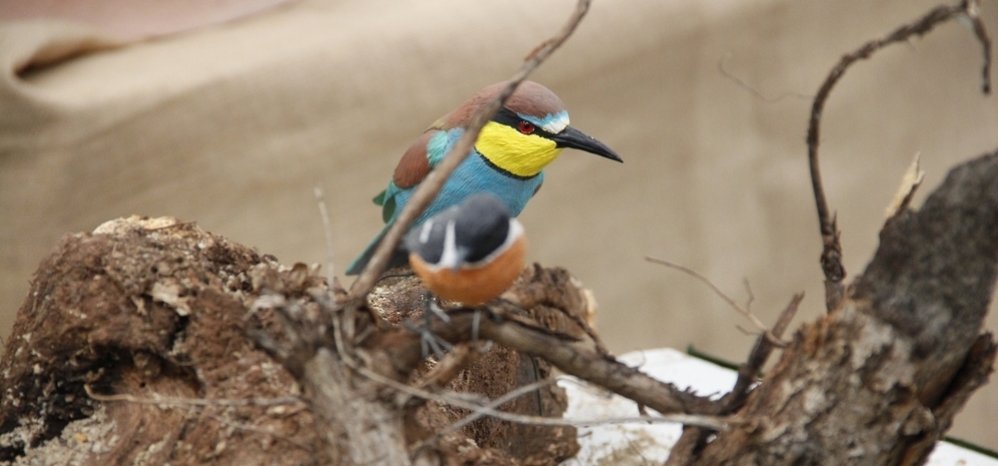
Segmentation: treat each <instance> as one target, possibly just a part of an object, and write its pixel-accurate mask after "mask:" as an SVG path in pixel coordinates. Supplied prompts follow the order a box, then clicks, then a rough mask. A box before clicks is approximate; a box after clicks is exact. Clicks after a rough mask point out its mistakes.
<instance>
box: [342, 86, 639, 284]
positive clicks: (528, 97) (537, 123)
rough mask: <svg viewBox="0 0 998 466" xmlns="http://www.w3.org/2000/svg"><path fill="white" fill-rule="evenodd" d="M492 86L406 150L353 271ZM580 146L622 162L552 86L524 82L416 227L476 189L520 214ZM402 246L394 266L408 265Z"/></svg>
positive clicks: (484, 101) (367, 256)
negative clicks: (572, 122)
mask: <svg viewBox="0 0 998 466" xmlns="http://www.w3.org/2000/svg"><path fill="white" fill-rule="evenodd" d="M505 85H506V83H505V82H500V83H496V84H493V85H491V86H488V87H485V88H484V89H482V90H480V91H478V92H477V93H476V94H475V95H474V96H472V97H471V98H470V99H468V100H467V101H465V102H464V103H463V104H461V105H460V106H459V107H458V108H457V109H455V110H454V111H452V112H450V113H449V114H447V115H446V116H444V117H443V118H441V119H440V120H437V122H436V123H434V124H433V125H432V126H431V127H430V128H429V129H427V130H426V132H424V133H423V134H422V135H421V136H420V137H419V138H418V139H416V142H414V143H413V144H412V145H411V146H410V147H409V149H408V150H406V151H405V153H404V154H403V155H402V159H401V160H400V161H399V163H398V166H396V167H395V173H394V175H393V176H392V179H391V180H390V181H389V182H388V187H387V188H385V190H384V191H382V192H381V193H380V194H378V195H377V196H376V197H375V198H374V202H375V203H376V204H378V205H380V206H382V211H381V214H382V219H383V220H384V221H385V227H384V228H383V229H382V230H381V232H380V233H379V234H378V235H377V236H376V237H375V238H374V240H372V241H371V243H370V244H368V246H367V247H366V248H365V250H364V252H362V253H361V254H360V256H358V257H357V259H355V260H354V261H353V263H352V264H350V267H348V268H347V274H348V275H356V274H358V273H360V272H361V270H363V268H364V266H366V265H367V262H368V261H369V260H370V259H371V255H372V254H373V253H374V249H375V248H376V246H377V244H378V242H380V240H381V238H382V237H383V236H384V235H385V233H386V232H387V230H388V228H389V227H390V226H391V224H392V222H394V221H395V218H396V217H397V216H398V214H399V213H400V212H401V211H402V208H403V207H404V206H405V205H406V203H407V202H408V201H409V198H410V197H411V196H412V193H413V192H414V191H415V188H416V186H418V185H419V183H420V182H421V181H423V179H424V178H425V177H426V175H427V174H428V173H429V172H430V170H433V168H434V167H435V166H436V165H437V164H438V163H440V161H441V160H443V158H444V156H445V155H447V153H448V152H449V151H450V149H451V148H452V147H453V146H454V144H455V143H457V140H458V139H459V138H460V137H461V134H462V133H463V132H464V131H465V127H466V125H467V124H468V123H469V121H470V119H471V118H472V116H473V115H474V114H475V113H476V112H477V111H478V110H479V109H480V108H482V107H483V106H484V105H486V104H487V103H488V102H489V101H491V100H492V99H494V98H495V96H496V95H498V93H499V92H500V91H501V90H502V88H503V86H505ZM566 147H567V148H573V149H580V150H583V151H586V152H589V153H592V154H596V155H599V156H601V157H606V158H608V159H611V160H616V161H618V162H621V161H622V160H621V158H620V157H619V156H618V155H617V154H616V153H614V151H613V150H611V149H610V148H609V147H607V146H606V145H604V144H603V143H601V142H599V141H597V140H596V139H594V138H592V137H590V136H587V135H586V134H585V133H583V132H581V131H579V130H577V129H575V128H573V127H571V126H569V119H568V111H567V110H565V105H564V104H563V103H562V101H561V99H560V98H558V96H557V95H555V94H554V92H551V91H550V90H549V89H548V88H546V87H544V86H542V85H540V84H537V83H535V82H532V81H524V82H522V83H521V84H520V86H519V87H518V88H517V90H516V92H514V93H513V95H512V96H510V98H509V99H508V100H507V101H506V104H505V105H504V106H503V107H502V108H501V109H500V110H499V112H498V113H496V115H495V116H494V117H493V118H492V120H491V121H489V122H488V123H487V124H486V125H485V126H484V127H483V128H482V131H481V133H480V134H479V135H478V139H477V141H476V142H475V145H474V148H473V149H472V153H471V154H469V156H468V158H466V159H465V160H464V161H463V162H462V163H461V165H459V166H458V168H457V169H456V170H455V171H454V173H452V174H451V176H450V178H448V179H447V182H446V183H445V184H444V186H443V188H442V189H441V190H440V192H439V193H438V194H437V197H436V198H435V199H434V200H433V202H431V203H430V205H429V206H427V208H426V210H425V211H423V213H422V214H421V215H420V216H419V218H417V219H416V221H415V222H414V223H413V227H416V226H418V225H420V224H421V223H422V222H424V221H426V219H428V218H430V217H432V216H433V215H435V214H437V213H439V212H440V211H442V210H444V209H446V208H448V207H451V206H453V205H455V204H458V203H460V202H461V201H463V200H465V199H466V198H468V196H471V195H473V194H476V193H481V192H488V193H492V194H493V195H495V196H496V197H497V198H499V200H501V201H502V202H503V203H504V204H505V206H506V208H507V209H508V211H509V213H510V215H512V216H514V217H515V216H518V215H520V212H521V211H523V207H524V206H525V205H526V204H527V201H529V200H530V198H531V197H533V195H534V194H535V193H537V190H538V189H540V187H541V183H542V182H543V181H544V173H543V170H544V167H546V166H547V165H548V164H549V163H551V162H552V161H553V160H554V159H555V158H557V157H558V155H560V154H561V151H562V149H564V148H566ZM405 261H406V255H405V252H404V251H402V250H399V251H397V252H396V253H395V254H394V255H393V257H392V259H391V261H390V265H391V266H399V265H403V264H405Z"/></svg>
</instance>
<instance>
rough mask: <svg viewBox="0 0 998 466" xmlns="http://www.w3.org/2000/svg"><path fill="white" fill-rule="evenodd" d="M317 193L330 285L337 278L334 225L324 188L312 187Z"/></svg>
mask: <svg viewBox="0 0 998 466" xmlns="http://www.w3.org/2000/svg"><path fill="white" fill-rule="evenodd" d="M312 194H314V195H315V203H316V205H317V206H318V207H319V218H320V219H322V232H323V234H324V235H325V240H326V278H327V279H328V280H329V286H333V280H335V279H336V269H335V266H336V264H335V263H334V262H333V227H332V225H331V224H330V222H329V211H328V210H327V209H326V199H325V198H324V197H323V194H322V188H320V187H318V186H315V187H314V188H312Z"/></svg>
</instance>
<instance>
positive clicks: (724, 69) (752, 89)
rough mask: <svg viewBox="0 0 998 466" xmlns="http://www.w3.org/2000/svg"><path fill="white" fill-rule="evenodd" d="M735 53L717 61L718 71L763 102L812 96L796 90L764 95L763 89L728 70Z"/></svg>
mask: <svg viewBox="0 0 998 466" xmlns="http://www.w3.org/2000/svg"><path fill="white" fill-rule="evenodd" d="M733 55H734V54H733V53H731V52H727V53H725V54H724V55H723V56H722V57H721V59H720V60H718V61H717V72H718V73H721V76H724V77H725V78H728V79H730V80H731V81H732V82H734V83H735V84H737V85H738V87H740V88H742V89H745V90H746V91H748V92H749V93H750V94H752V95H754V96H756V97H758V98H759V100H762V101H763V102H766V103H769V104H774V103H777V102H779V101H781V100H783V99H786V98H787V97H793V98H795V99H810V98H811V97H812V96H809V95H804V94H799V93H796V92H784V93H782V94H780V95H778V96H776V97H767V96H765V95H763V93H762V92H761V91H759V90H758V89H756V88H755V87H753V86H752V85H751V84H749V83H747V82H745V80H743V79H742V78H739V77H738V76H735V75H734V73H732V72H730V71H728V69H727V67H726V66H725V63H727V62H728V60H730V59H731V57H732V56H733Z"/></svg>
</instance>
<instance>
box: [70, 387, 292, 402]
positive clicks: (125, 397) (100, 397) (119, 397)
mask: <svg viewBox="0 0 998 466" xmlns="http://www.w3.org/2000/svg"><path fill="white" fill-rule="evenodd" d="M83 390H84V391H85V392H86V393H87V396H89V397H90V398H93V399H95V400H97V401H123V402H127V403H136V404H147V405H157V406H191V407H203V406H276V405H289V404H304V402H303V401H302V400H301V399H299V398H298V397H294V396H280V397H275V398H185V397H175V396H163V395H153V396H152V397H140V396H135V395H131V394H128V393H116V394H111V395H104V394H100V393H96V392H94V390H93V387H91V386H90V385H84V386H83Z"/></svg>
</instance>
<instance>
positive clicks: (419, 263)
mask: <svg viewBox="0 0 998 466" xmlns="http://www.w3.org/2000/svg"><path fill="white" fill-rule="evenodd" d="M405 246H406V249H408V251H409V264H410V265H411V266H412V270H413V271H414V272H416V275H418V276H419V278H420V279H422V281H423V283H424V284H425V285H426V288H427V289H429V290H430V291H431V292H432V293H433V294H435V295H437V296H438V297H440V298H443V299H446V300H448V301H457V302H459V303H461V304H464V305H468V306H477V305H481V304H484V303H486V302H488V301H490V300H492V299H494V298H496V297H498V296H499V295H500V294H502V293H503V292H504V291H506V290H507V289H508V288H509V287H510V285H512V284H513V281H515V280H516V278H517V277H518V276H519V275H520V272H521V271H523V267H524V260H525V257H526V250H527V241H526V236H525V235H524V232H523V226H522V225H521V224H520V222H519V221H517V220H516V218H513V217H512V216H510V213H509V210H508V209H507V208H506V205H505V204H504V203H503V202H502V201H501V200H499V198H497V197H496V196H494V195H492V194H489V193H481V194H476V195H472V196H470V197H468V198H467V199H466V200H465V201H464V202H462V203H460V204H458V205H456V206H453V207H450V208H448V209H446V210H444V211H443V212H440V213H439V214H437V215H435V216H433V217H430V218H429V219H427V220H426V221H425V222H423V223H422V224H421V225H419V226H417V227H416V228H414V229H412V230H411V231H410V232H409V233H408V234H407V235H406V238H405Z"/></svg>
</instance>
